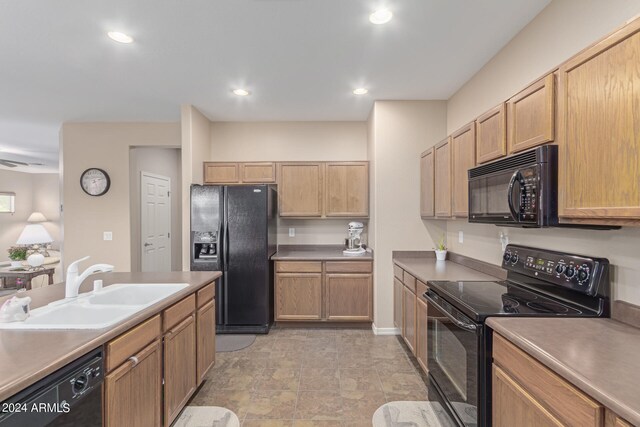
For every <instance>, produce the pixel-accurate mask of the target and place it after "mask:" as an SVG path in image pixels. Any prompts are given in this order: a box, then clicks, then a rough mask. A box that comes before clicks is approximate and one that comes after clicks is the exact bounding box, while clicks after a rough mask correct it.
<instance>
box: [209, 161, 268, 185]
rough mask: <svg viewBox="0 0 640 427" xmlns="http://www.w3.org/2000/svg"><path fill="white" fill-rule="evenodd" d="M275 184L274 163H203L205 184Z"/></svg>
mask: <svg viewBox="0 0 640 427" xmlns="http://www.w3.org/2000/svg"><path fill="white" fill-rule="evenodd" d="M275 182H276V164H275V163H274V162H248V163H230V162H205V163H204V183H205V184H270V183H275Z"/></svg>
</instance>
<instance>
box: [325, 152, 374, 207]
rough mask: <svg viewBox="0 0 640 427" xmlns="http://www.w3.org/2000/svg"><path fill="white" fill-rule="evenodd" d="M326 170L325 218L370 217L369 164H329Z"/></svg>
mask: <svg viewBox="0 0 640 427" xmlns="http://www.w3.org/2000/svg"><path fill="white" fill-rule="evenodd" d="M325 168H326V169H325V173H326V179H325V187H324V197H325V216H327V217H367V216H369V163H368V162H328V163H326V165H325Z"/></svg>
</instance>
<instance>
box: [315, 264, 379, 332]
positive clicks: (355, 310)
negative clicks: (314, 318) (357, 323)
mask: <svg viewBox="0 0 640 427" xmlns="http://www.w3.org/2000/svg"><path fill="white" fill-rule="evenodd" d="M325 283H326V292H327V295H326V301H327V304H326V318H327V319H328V320H344V321H353V320H361V321H372V320H373V308H372V306H371V305H372V304H371V302H372V301H373V296H372V295H371V292H372V287H373V283H372V278H371V274H327V275H326V276H325Z"/></svg>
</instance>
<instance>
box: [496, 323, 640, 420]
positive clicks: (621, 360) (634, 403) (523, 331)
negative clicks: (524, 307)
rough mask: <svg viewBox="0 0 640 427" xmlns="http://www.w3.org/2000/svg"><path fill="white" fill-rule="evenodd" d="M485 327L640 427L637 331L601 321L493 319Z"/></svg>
mask: <svg viewBox="0 0 640 427" xmlns="http://www.w3.org/2000/svg"><path fill="white" fill-rule="evenodd" d="M486 324H487V325H488V326H489V327H491V328H492V329H493V330H494V331H496V332H498V333H499V334H501V335H502V336H504V337H505V338H507V339H509V340H510V341H511V342H513V343H514V344H515V345H517V346H518V347H520V348H521V349H522V350H524V351H526V352H527V353H528V354H530V355H531V356H533V357H534V358H535V359H537V360H538V361H540V362H541V363H542V364H544V365H545V366H547V367H548V368H549V369H551V370H552V371H554V372H556V373H557V374H558V375H560V376H561V377H563V378H565V379H566V380H567V381H569V382H570V383H572V384H573V385H575V386H576V387H578V388H579V389H581V390H582V391H583V392H585V393H586V394H588V395H589V396H591V397H592V398H593V399H595V400H597V401H598V402H600V403H601V404H603V405H604V406H606V407H607V408H609V409H611V410H612V411H613V412H615V413H616V414H618V415H619V416H620V417H622V418H624V419H626V420H627V421H629V422H630V423H632V424H634V425H640V358H638V355H639V354H640V329H637V328H634V327H632V326H629V325H626V324H624V323H621V322H617V321H615V320H612V319H602V318H601V319H596V318H573V319H571V318H563V319H559V318H536V319H533V318H501V317H491V318H489V319H487V322H486Z"/></svg>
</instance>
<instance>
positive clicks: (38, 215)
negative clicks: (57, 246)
mask: <svg viewBox="0 0 640 427" xmlns="http://www.w3.org/2000/svg"><path fill="white" fill-rule="evenodd" d="M46 220H47V217H46V216H44V215H43V214H42V212H34V213H32V214H31V215H29V218H27V222H45V221H46Z"/></svg>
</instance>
